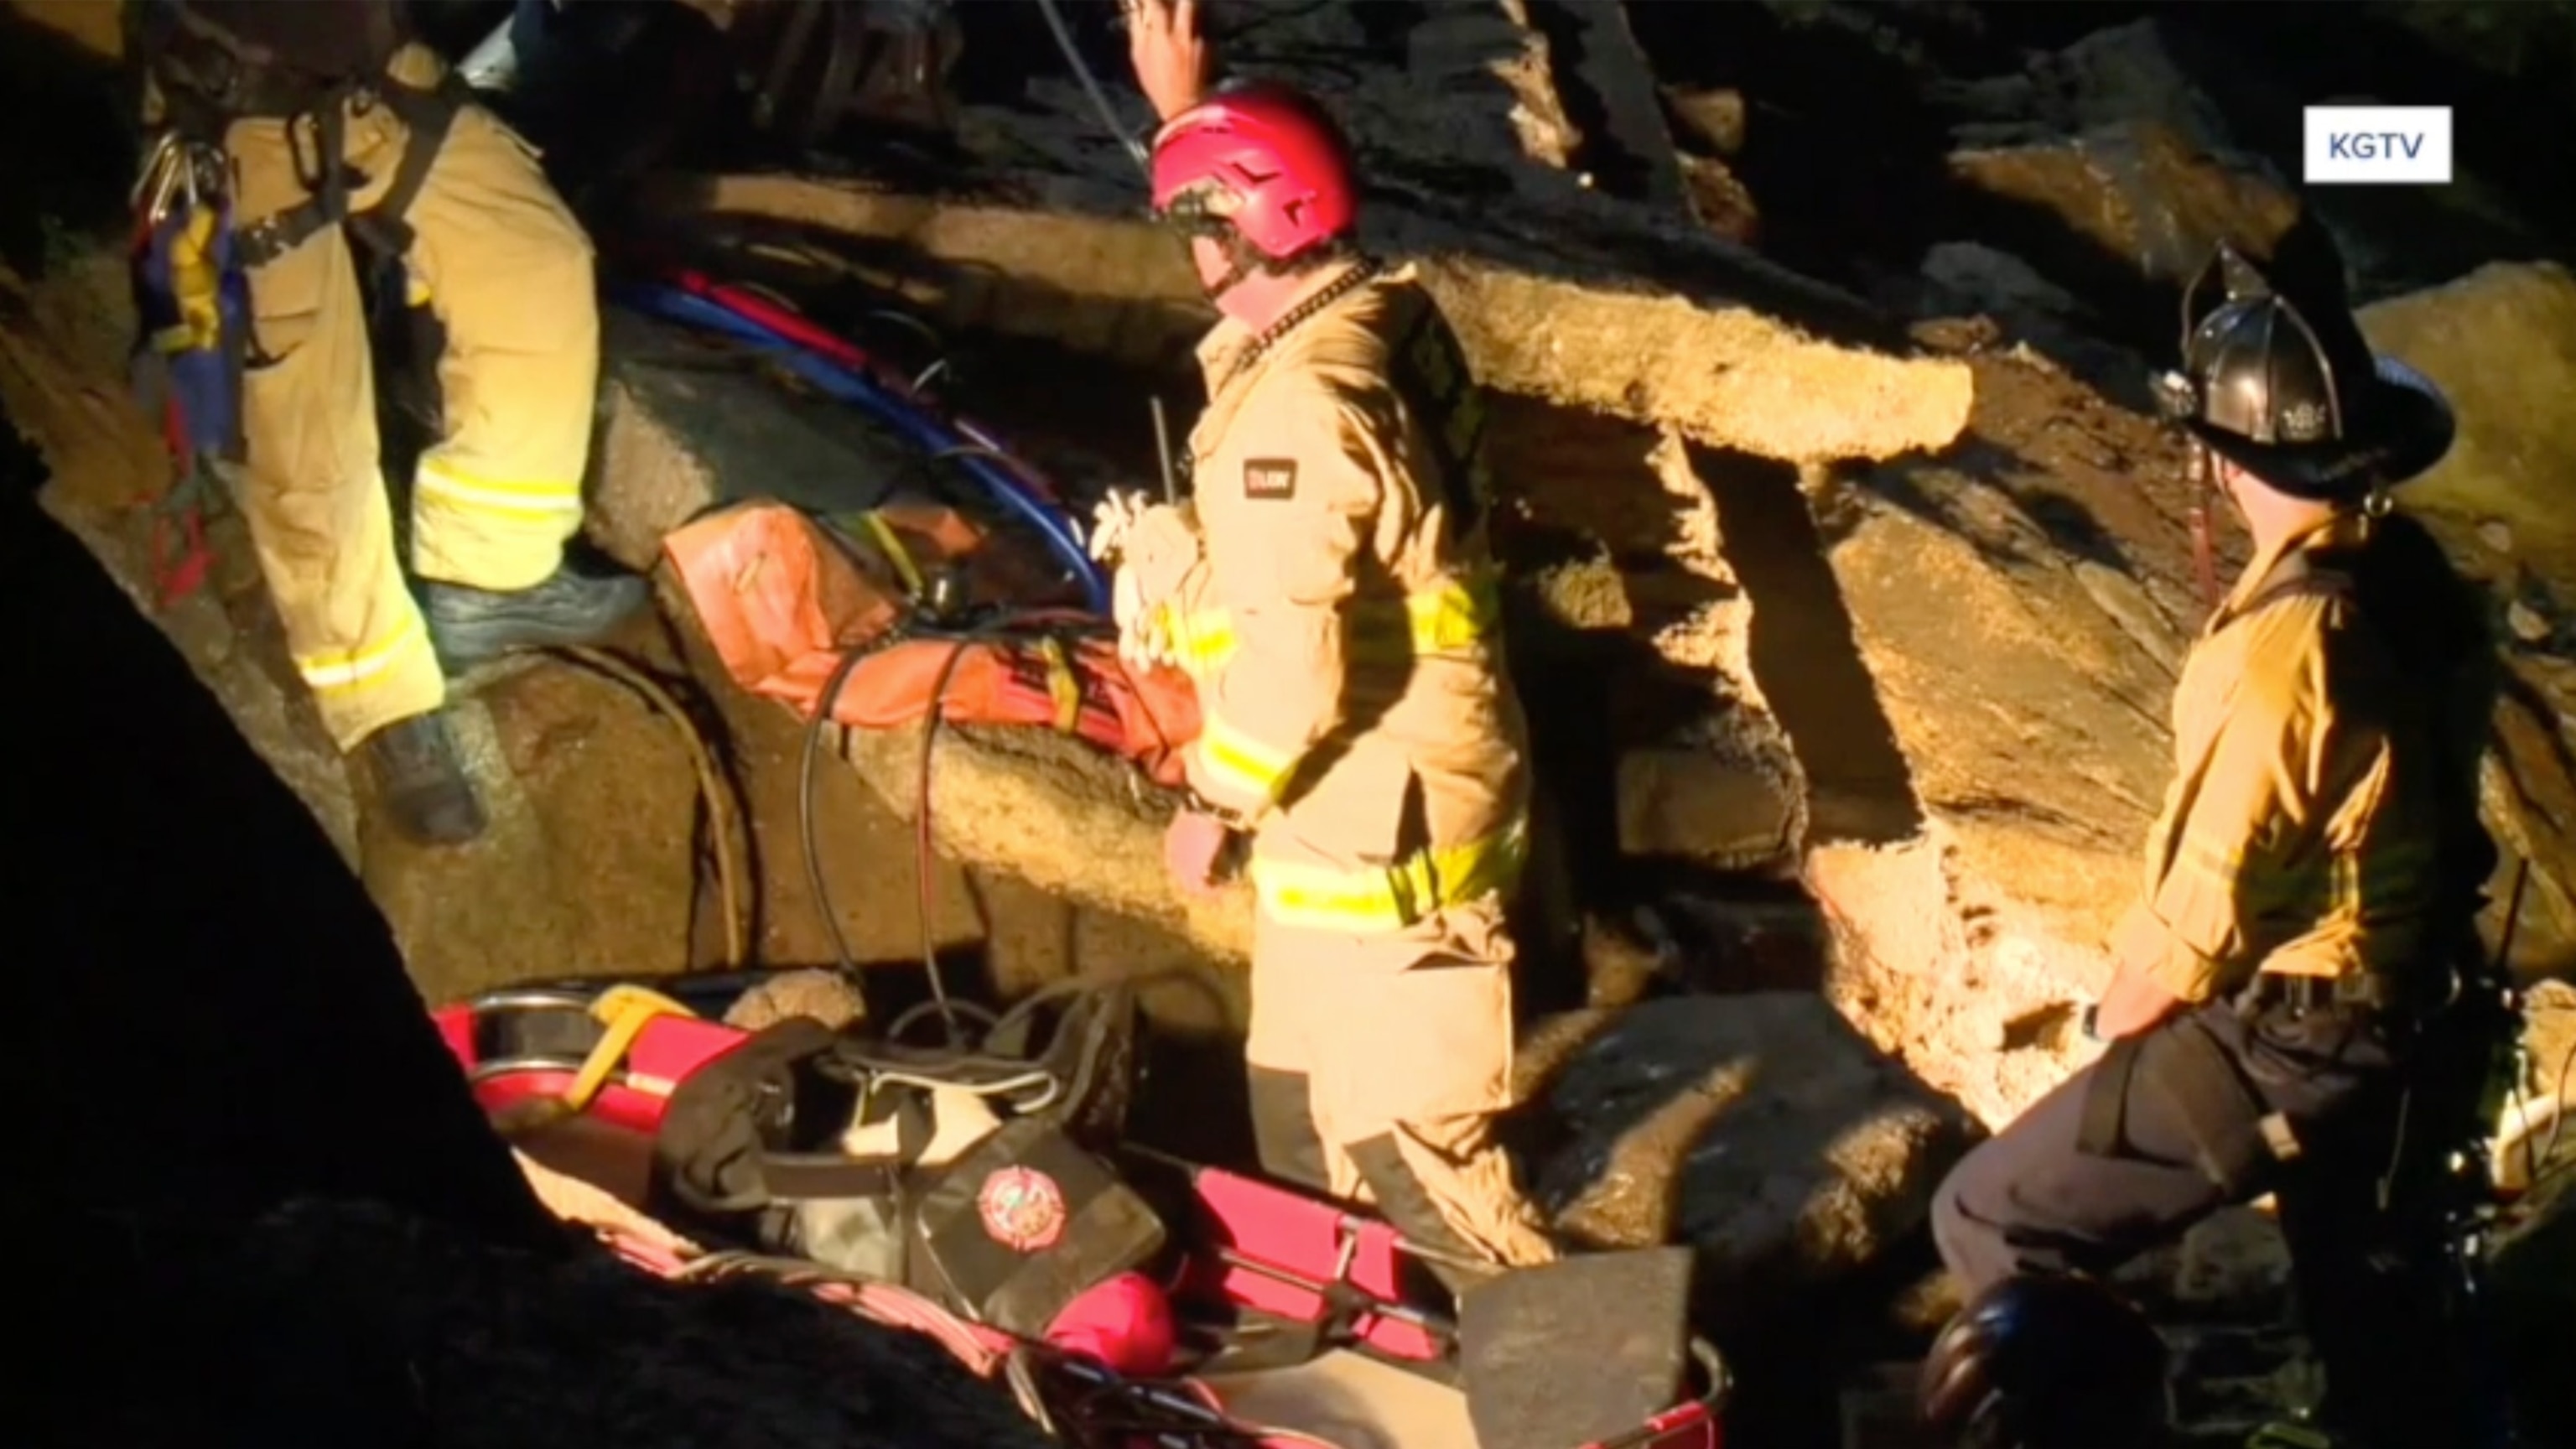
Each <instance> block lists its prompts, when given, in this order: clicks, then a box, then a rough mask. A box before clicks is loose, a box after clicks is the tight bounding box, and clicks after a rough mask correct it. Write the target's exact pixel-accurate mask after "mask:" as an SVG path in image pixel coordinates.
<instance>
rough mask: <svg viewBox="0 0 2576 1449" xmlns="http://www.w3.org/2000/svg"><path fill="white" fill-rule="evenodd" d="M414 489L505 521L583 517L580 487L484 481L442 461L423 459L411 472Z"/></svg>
mask: <svg viewBox="0 0 2576 1449" xmlns="http://www.w3.org/2000/svg"><path fill="white" fill-rule="evenodd" d="M412 487H413V488H414V489H416V490H418V491H419V492H420V493H422V494H424V495H426V496H428V497H431V498H437V499H441V500H443V501H445V502H448V503H451V504H454V505H456V506H457V507H460V508H467V509H471V510H473V511H475V512H477V513H493V514H499V515H501V516H502V517H505V518H523V519H530V520H543V519H555V518H562V517H564V516H566V515H567V514H569V515H571V516H572V517H575V518H578V517H580V516H581V483H580V482H579V481H578V480H575V481H573V482H570V483H529V482H522V481H517V480H513V479H502V478H484V477H480V476H477V475H475V474H472V473H468V472H466V471H464V470H463V469H461V468H458V467H457V466H456V465H455V464H453V463H450V462H447V461H446V460H444V459H441V458H423V459H421V460H420V466H419V467H418V468H416V469H414V470H413V472H412Z"/></svg>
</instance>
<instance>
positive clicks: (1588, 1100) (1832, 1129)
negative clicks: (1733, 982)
mask: <svg viewBox="0 0 2576 1449" xmlns="http://www.w3.org/2000/svg"><path fill="white" fill-rule="evenodd" d="M1521 1068H1522V1072H1523V1075H1524V1077H1525V1078H1528V1079H1533V1080H1543V1081H1544V1082H1545V1086H1544V1088H1543V1090H1544V1095H1545V1101H1546V1103H1547V1106H1548V1109H1549V1111H1550V1112H1551V1113H1552V1115H1553V1116H1554V1117H1555V1118H1557V1119H1558V1120H1559V1121H1561V1122H1562V1124H1563V1125H1564V1127H1565V1129H1566V1130H1567V1132H1568V1133H1569V1140H1568V1141H1567V1142H1566V1143H1565V1145H1564V1146H1563V1147H1562V1148H1560V1149H1559V1150H1558V1151H1556V1152H1555V1153H1553V1154H1552V1155H1551V1156H1550V1157H1549V1158H1548V1159H1547V1160H1546V1162H1545V1163H1544V1164H1543V1165H1542V1166H1541V1167H1540V1169H1539V1170H1538V1172H1537V1174H1536V1186H1537V1188H1538V1190H1539V1192H1540V1193H1541V1195H1542V1197H1543V1198H1544V1199H1545V1200H1546V1201H1547V1202H1549V1203H1550V1204H1552V1205H1553V1206H1554V1207H1555V1208H1556V1209H1557V1211H1558V1213H1559V1221H1560V1223H1561V1224H1562V1225H1563V1226H1564V1227H1565V1228H1566V1229H1568V1230H1569V1231H1571V1232H1573V1233H1575V1234H1577V1235H1579V1236H1581V1237H1583V1238H1586V1239H1590V1240H1593V1241H1597V1242H1602V1243H1612V1244H1621V1245H1635V1244H1646V1243H1661V1242H1668V1241H1669V1242H1682V1243H1688V1244H1691V1245H1693V1246H1695V1247H1697V1248H1698V1249H1700V1250H1701V1253H1702V1255H1703V1272H1704V1273H1705V1274H1707V1275H1709V1277H1710V1278H1711V1280H1712V1281H1713V1282H1716V1283H1719V1284H1723V1285H1729V1286H1733V1287H1737V1288H1768V1289H1776V1290H1779V1291H1793V1290H1794V1289H1795V1288H1796V1287H1797V1286H1798V1285H1807V1286H1813V1285H1816V1284H1819V1283H1824V1282H1829V1281H1834V1280H1838V1279H1841V1278H1843V1277H1845V1276H1847V1275H1849V1274H1851V1273H1853V1272H1855V1271H1857V1270H1859V1269H1861V1268H1864V1267H1866V1266H1868V1265H1869V1264H1871V1263H1872V1262H1874V1261H1876V1260H1877V1259H1878V1257H1879V1256H1880V1254H1881V1253H1882V1252H1884V1251H1885V1250H1886V1249H1887V1247H1888V1246H1889V1244H1891V1243H1892V1242H1894V1241H1895V1240H1897V1239H1899V1238H1901V1237H1903V1236H1904V1235H1905V1234H1906V1233H1908V1232H1909V1231H1911V1230H1913V1229H1914V1228H1916V1227H1918V1226H1920V1225H1921V1224H1922V1222H1923V1220H1924V1214H1925V1212H1926V1211H1927V1209H1928V1206H1929V1203H1930V1200H1931V1192H1932V1188H1933V1185H1934V1184H1935V1182H1936V1181H1937V1179H1938V1177H1939V1175H1940V1173H1941V1172H1942V1171H1943V1170H1944V1169H1945V1168H1947V1167H1948V1166H1949V1164H1950V1163H1951V1162H1953V1161H1955V1160H1956V1158H1957V1157H1958V1155H1959V1153H1960V1152H1961V1151H1962V1150H1963V1149H1964V1146H1965V1143H1966V1138H1965V1135H1964V1134H1963V1132H1962V1124H1961V1118H1960V1115H1959V1114H1958V1113H1957V1112H1956V1110H1955V1109H1953V1108H1951V1107H1949V1106H1948V1105H1947V1104H1946V1103H1944V1102H1942V1101H1941V1100H1940V1099H1938V1098H1937V1097H1935V1096H1934V1095H1933V1094H1932V1093H1930V1092H1929V1091H1927V1090H1925V1089H1924V1088H1923V1087H1921V1086H1920V1085H1919V1084H1917V1083H1916V1082H1914V1081H1913V1080H1912V1079H1911V1078H1910V1077H1909V1076H1908V1075H1907V1074H1906V1072H1905V1070H1904V1069H1903V1068H1902V1067H1900V1066H1898V1065H1896V1064H1894V1063H1893V1062H1891V1061H1889V1060H1888V1059H1887V1058H1885V1057H1883V1056H1881V1055H1880V1054H1879V1053H1877V1052H1876V1051H1874V1050H1873V1049H1871V1048H1870V1046H1869V1045H1868V1044H1867V1043H1866V1042H1864V1041H1862V1040H1861V1039H1860V1037H1859V1036H1858V1035H1857V1034H1855V1033H1854V1032H1853V1031H1852V1029H1851V1027H1850V1026H1849V1025H1848V1024H1846V1023H1845V1022H1844V1021H1843V1019H1842V1018H1841V1017H1840V1016H1838V1015H1836V1014H1835V1012H1834V1009H1833V1008H1832V1007H1831V1006H1828V1005H1827V1004H1826V1003H1824V1002H1823V1001H1821V1000H1818V999H1817V998H1816V997H1814V996H1811V995H1807V994H1804V993H1788V992H1780V993H1763V994H1759V995H1750V996H1724V997H1692V998H1678V999H1666V1000H1658V1001H1650V1002H1646V1003H1643V1004H1641V1005H1638V1006H1635V1007H1631V1008H1629V1009H1627V1010H1625V1011H1622V1012H1585V1013H1579V1014H1577V1015H1574V1016H1571V1017H1566V1018H1561V1019H1559V1020H1556V1021H1553V1022H1550V1023H1548V1024H1547V1025H1546V1027H1545V1028H1544V1029H1543V1030H1542V1031H1541V1032H1539V1033H1538V1035H1537V1036H1536V1037H1535V1039H1534V1040H1532V1041H1531V1042H1530V1043H1528V1044H1527V1045H1525V1047H1524V1049H1523V1061H1522V1064H1521ZM1738 1301H1740V1302H1747V1303H1748V1304H1749V1303H1750V1301H1751V1300H1742V1299H1739V1300H1738Z"/></svg>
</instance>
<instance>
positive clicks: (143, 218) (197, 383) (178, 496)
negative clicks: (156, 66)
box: [132, 131, 250, 609]
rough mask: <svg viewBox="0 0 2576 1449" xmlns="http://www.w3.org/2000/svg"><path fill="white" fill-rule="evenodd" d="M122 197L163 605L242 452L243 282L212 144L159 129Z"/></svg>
mask: <svg viewBox="0 0 2576 1449" xmlns="http://www.w3.org/2000/svg"><path fill="white" fill-rule="evenodd" d="M132 200H133V204H134V212H135V218H134V219H135V226H134V242H133V248H132V253H133V283H134V301H135V313H136V316H137V317H138V319H139V321H140V333H141V335H140V337H139V338H138V339H137V342H136V346H135V349H134V358H133V382H134V387H135V392H136V395H137V397H138V399H139V400H140V401H141V402H142V403H143V405H144V407H145V408H146V409H147V410H151V411H157V412H158V413H159V414H160V415H161V422H162V438H163V442H164V445H165V446H166V447H167V449H168V451H169V455H170V462H171V482H170V486H169V488H168V489H167V490H166V491H165V492H164V494H163V495H162V497H161V498H160V499H159V500H158V501H157V502H155V503H153V504H152V505H151V511H152V531H151V553H152V580H153V594H154V602H155V605H156V606H157V607H159V608H164V609H167V608H170V607H173V606H175V605H176V604H178V603H180V602H181V601H183V600H185V599H186V598H188V597H189V596H190V595H192V594H194V593H195V592H196V591H197V590H198V589H199V588H200V587H202V586H203V585H204V583H205V580H206V575H207V572H208V570H209V569H210V568H211V566H212V564H213V559H214V555H213V551H212V549H211V548H210V547H209V546H208V544H207V542H206V533H205V529H206V515H207V513H208V511H209V510H211V509H214V508H217V507H220V506H221V504H222V501H223V499H224V489H223V488H222V487H221V486H220V483H221V480H222V478H223V475H224V472H225V471H226V470H227V469H230V468H234V467H237V466H238V465H239V464H240V463H241V461H242V457H243V453H242V432H241V375H242V361H243V354H244V351H245V349H246V347H247V345H248V333H249V327H250V292H249V283H248V281H247V279H246V278H245V277H244V275H243V273H242V269H241V261H240V255H239V250H238V247H237V245H236V237H235V235H234V231H233V211H232V195H231V187H230V176H229V168H228V167H227V165H226V163H225V161H224V156H223V153H222V152H221V151H220V150H218V149H216V148H215V147H213V146H210V145H206V144H204V143H202V142H197V141H190V140H187V139H185V138H183V137H182V136H181V135H180V134H179V133H178V132H176V131H172V132H168V133H165V134H164V135H163V136H162V137H161V139H160V141H159V142H158V143H157V144H156V145H155V146H154V147H153V149H152V151H151V153H150V154H149V156H148V157H147V158H146V159H145V161H144V166H143V174H142V176H141V178H140V179H139V180H138V181H137V182H136V184H135V187H134V191H133V193H132Z"/></svg>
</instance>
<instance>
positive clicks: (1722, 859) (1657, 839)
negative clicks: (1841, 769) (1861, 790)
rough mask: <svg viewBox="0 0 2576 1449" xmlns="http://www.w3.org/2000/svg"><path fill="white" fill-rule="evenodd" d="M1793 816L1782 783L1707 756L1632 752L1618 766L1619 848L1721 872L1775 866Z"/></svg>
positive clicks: (1661, 749) (1672, 749)
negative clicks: (1677, 860)
mask: <svg viewBox="0 0 2576 1449" xmlns="http://www.w3.org/2000/svg"><path fill="white" fill-rule="evenodd" d="M1794 818H1795V812H1794V810H1793V809H1792V807H1791V806H1790V804H1789V802H1788V801H1786V800H1784V799H1782V798H1781V794H1780V787H1779V784H1778V782H1776V781H1774V780H1772V779H1769V778H1766V777H1765V776H1763V775H1762V774H1759V773H1757V772H1755V771H1753V770H1749V769H1747V768H1745V767H1744V766H1742V765H1740V764H1735V763H1732V762H1729V761H1726V760H1723V759H1720V758H1718V757H1716V756H1715V755H1713V754H1711V753H1709V752H1708V751H1706V750H1704V749H1695V748H1689V747H1676V746H1669V745H1668V746H1658V747H1651V748H1647V749H1639V750H1631V751H1629V752H1628V754H1627V755H1626V756H1624V757H1623V758H1622V759H1621V760H1620V762H1619V848H1620V849H1621V850H1622V851H1624V852H1626V853H1627V854H1630V855H1670V856H1679V857H1682V858H1684V859H1688V860H1695V861H1699V862H1702V863H1705V864H1707V865H1710V866H1713V867H1715V868H1717V869H1720V870H1743V869H1746V868H1749V867H1751V866H1756V865H1761V864H1765V863H1767V862H1770V861H1773V860H1777V859H1779V858H1781V857H1782V856H1783V855H1785V854H1787V853H1788V851H1789V850H1790V848H1791V846H1792V841H1791V838H1790V830H1791V824H1792V821H1793V820H1794Z"/></svg>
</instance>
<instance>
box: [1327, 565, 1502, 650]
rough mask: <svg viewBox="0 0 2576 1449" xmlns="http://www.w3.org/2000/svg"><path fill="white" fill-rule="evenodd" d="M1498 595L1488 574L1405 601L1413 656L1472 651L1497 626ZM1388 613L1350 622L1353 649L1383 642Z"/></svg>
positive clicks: (1431, 590)
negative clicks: (1464, 650)
mask: <svg viewBox="0 0 2576 1449" xmlns="http://www.w3.org/2000/svg"><path fill="white" fill-rule="evenodd" d="M1502 613H1503V611H1502V594H1501V590H1500V588H1499V587H1498V586H1497V585H1496V583H1495V581H1494V578H1493V576H1492V575H1491V574H1479V575H1478V576H1476V577H1474V578H1472V579H1466V580H1460V581H1455V582H1451V583H1447V584H1443V585H1441V586H1440V587H1439V588H1436V589H1424V590H1423V591H1422V592H1420V593H1417V594H1411V595H1408V596H1406V598H1405V601H1404V616H1405V617H1404V622H1405V642H1406V643H1407V644H1409V645H1411V646H1412V649H1411V652H1412V653H1414V654H1444V653H1448V652H1451V651H1453V650H1459V649H1469V648H1473V647H1474V646H1475V645H1476V644H1477V643H1478V642H1479V641H1481V640H1483V639H1485V638H1487V637H1489V636H1491V635H1492V634H1493V633H1494V632H1495V630H1496V629H1497V628H1498V627H1499V626H1500V624H1501V622H1502ZM1388 620H1389V615H1388V614H1387V613H1380V612H1375V611H1372V612H1369V613H1364V614H1362V615H1360V616H1359V617H1357V618H1355V619H1353V620H1352V633H1353V635H1354V636H1356V637H1355V638H1354V641H1353V643H1354V647H1362V646H1363V642H1364V643H1365V645H1366V646H1380V645H1382V644H1383V643H1384V642H1385V641H1384V638H1383V634H1384V622H1385V621H1388Z"/></svg>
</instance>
